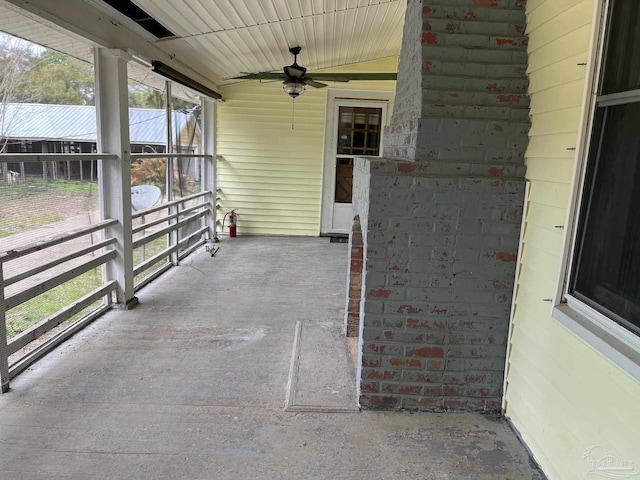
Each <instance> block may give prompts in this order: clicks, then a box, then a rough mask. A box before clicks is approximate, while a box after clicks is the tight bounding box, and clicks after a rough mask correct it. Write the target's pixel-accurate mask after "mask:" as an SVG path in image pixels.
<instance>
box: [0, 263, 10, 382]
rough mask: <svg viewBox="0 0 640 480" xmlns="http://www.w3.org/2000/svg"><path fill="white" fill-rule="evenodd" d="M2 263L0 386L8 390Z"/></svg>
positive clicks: (1, 272)
mask: <svg viewBox="0 0 640 480" xmlns="http://www.w3.org/2000/svg"><path fill="white" fill-rule="evenodd" d="M3 265H4V262H0V386H1V389H2V393H5V392H6V391H8V390H9V351H8V349H7V304H6V302H5V301H4V272H3V270H4V268H3Z"/></svg>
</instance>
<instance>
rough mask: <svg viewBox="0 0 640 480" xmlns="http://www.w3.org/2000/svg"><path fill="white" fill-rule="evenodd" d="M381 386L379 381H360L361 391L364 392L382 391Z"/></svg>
mask: <svg viewBox="0 0 640 480" xmlns="http://www.w3.org/2000/svg"><path fill="white" fill-rule="evenodd" d="M379 387H380V386H379V385H378V382H369V383H366V382H361V383H360V391H362V392H370V393H377V392H379V391H380V388H379Z"/></svg>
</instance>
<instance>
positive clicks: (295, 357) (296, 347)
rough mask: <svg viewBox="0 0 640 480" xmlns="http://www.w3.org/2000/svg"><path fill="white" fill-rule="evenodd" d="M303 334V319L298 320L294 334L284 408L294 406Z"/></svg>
mask: <svg viewBox="0 0 640 480" xmlns="http://www.w3.org/2000/svg"><path fill="white" fill-rule="evenodd" d="M301 336H302V320H298V321H297V322H296V330H295V333H294V334H293V350H292V351H291V364H290V366H289V379H288V380H287V394H286V396H285V398H284V409H285V410H288V409H289V408H291V407H292V406H293V402H294V399H295V396H296V383H297V380H298V362H299V360H300V337H301Z"/></svg>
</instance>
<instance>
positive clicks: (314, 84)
mask: <svg viewBox="0 0 640 480" xmlns="http://www.w3.org/2000/svg"><path fill="white" fill-rule="evenodd" d="M304 83H306V84H307V85H310V86H312V87H315V88H324V87H326V86H327V84H326V83H320V82H316V81H315V80H314V79H312V78H308V77H307V78H305V79H304Z"/></svg>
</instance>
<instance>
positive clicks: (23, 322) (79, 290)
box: [7, 268, 102, 338]
mask: <svg viewBox="0 0 640 480" xmlns="http://www.w3.org/2000/svg"><path fill="white" fill-rule="evenodd" d="M101 284H102V273H101V270H100V269H99V268H96V269H94V270H92V271H90V272H87V273H84V274H82V275H80V276H79V277H76V278H74V279H73V280H70V281H68V282H66V283H64V284H62V285H60V286H58V287H56V288H53V289H51V290H49V291H48V292H45V293H43V294H41V295H38V296H37V297H35V298H32V299H31V300H28V301H26V302H24V303H22V304H21V305H18V306H17V307H15V308H13V309H11V310H9V311H8V312H7V338H13V337H15V336H16V335H18V334H19V333H21V332H24V331H25V330H26V329H28V328H29V327H31V326H32V325H35V324H36V323H38V322H40V321H42V320H43V319H45V318H47V317H49V316H50V315H53V314H54V313H56V312H57V311H58V310H61V309H62V308H65V307H67V306H68V305H71V304H72V303H73V302H75V301H77V300H78V299H79V298H81V297H83V296H84V295H86V294H87V293H89V292H91V291H92V290H95V289H96V288H98V287H99V286H100V285H101ZM100 302H101V301H96V302H95V303H94V306H92V308H95V306H97V305H99V304H100ZM88 308H89V307H88ZM80 316H82V313H80V314H77V315H76V317H78V318H79V317H80Z"/></svg>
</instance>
